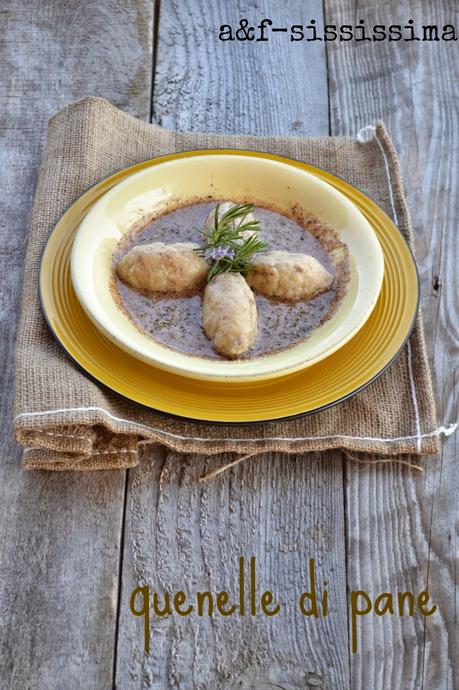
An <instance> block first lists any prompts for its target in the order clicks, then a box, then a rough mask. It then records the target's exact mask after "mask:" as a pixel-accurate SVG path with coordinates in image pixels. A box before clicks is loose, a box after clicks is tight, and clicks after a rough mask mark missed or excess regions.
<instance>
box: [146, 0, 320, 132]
mask: <svg viewBox="0 0 459 690" xmlns="http://www.w3.org/2000/svg"><path fill="white" fill-rule="evenodd" d="M322 14H323V13H322V0H306V1H305V0H289V2H288V3H274V2H270V1H269V0H253V1H252V2H242V0H231V2H226V1H225V0H217V1H215V2H208V0H187V1H185V2H184V1H183V0H168V2H163V3H162V4H161V11H160V22H159V40H158V51H157V60H156V71H155V87H154V102H153V115H154V118H155V120H156V121H157V122H158V124H161V125H163V126H164V127H169V128H170V129H178V130H194V131H208V130H211V129H213V130H215V131H219V132H228V133H240V134H243V133H245V134H260V135H261V134H284V135H286V134H297V135H301V134H305V135H313V134H324V132H325V133H326V134H328V96H327V73H326V62H325V50H324V47H323V45H320V44H318V43H308V44H307V43H291V42H290V41H289V39H287V37H286V36H285V35H284V34H282V33H280V34H277V35H276V34H273V35H272V37H271V38H270V40H269V41H267V42H263V41H256V40H254V41H252V42H250V41H247V42H238V41H233V42H222V41H219V40H218V35H219V29H220V26H221V25H223V24H229V25H231V26H232V27H234V28H237V27H238V26H239V20H240V19H247V20H248V22H249V24H250V25H252V26H256V25H258V24H259V23H260V21H261V20H263V19H264V18H267V19H271V20H272V21H273V26H274V27H286V26H288V27H289V26H290V25H291V24H292V23H293V24H295V23H298V22H300V21H302V20H308V19H309V18H310V17H316V18H317V22H318V25H320V23H321V21H322Z"/></svg>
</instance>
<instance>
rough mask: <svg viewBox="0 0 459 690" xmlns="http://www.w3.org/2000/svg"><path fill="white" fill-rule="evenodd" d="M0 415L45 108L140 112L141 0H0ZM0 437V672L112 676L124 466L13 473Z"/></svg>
mask: <svg viewBox="0 0 459 690" xmlns="http://www.w3.org/2000/svg"><path fill="white" fill-rule="evenodd" d="M0 24H1V26H2V33H1V37H0V63H1V65H2V80H1V83H0V95H1V101H2V111H1V114H0V134H1V139H2V145H1V147H0V186H1V188H2V195H1V198H0V218H1V231H0V276H1V281H2V286H1V289H0V316H1V331H2V334H3V335H4V337H3V338H2V340H1V342H0V363H1V370H2V386H1V389H0V415H1V418H2V419H3V420H10V419H11V416H12V389H13V346H14V336H15V324H16V318H17V314H18V311H19V295H20V285H21V281H22V275H21V272H22V263H23V256H24V250H25V244H26V240H27V227H28V219H29V214H30V206H31V199H32V196H33V189H34V185H35V178H36V172H37V167H38V165H39V160H40V150H41V148H42V145H43V140H44V133H45V129H46V121H47V119H48V117H49V116H50V115H52V114H53V113H54V112H55V111H56V110H57V109H58V108H60V107H61V106H63V105H65V104H66V103H68V102H69V101H72V100H74V99H77V98H80V97H81V96H84V95H87V94H97V95H101V96H106V97H107V98H109V99H110V100H112V101H113V102H115V103H116V104H118V105H119V106H121V107H122V108H123V109H125V110H128V111H130V112H131V113H133V114H136V115H138V116H139V117H143V118H148V116H149V110H150V97H149V94H150V84H151V45H152V7H151V3H150V2H149V1H148V0H136V2H132V3H124V2H122V1H121V2H120V1H117V2H113V1H110V2H104V1H102V2H98V3H93V2H90V1H89V0H88V1H86V0H84V1H83V2H78V3H65V2H64V3H62V2H58V1H54V0H52V1H48V2H39V3H33V7H32V6H31V3H28V2H22V1H21V0H14V1H13V0H5V2H3V3H2V7H1V10H0ZM5 432H6V433H5V438H4V440H3V444H2V449H1V465H2V474H3V476H2V482H1V485H0V505H1V506H2V515H3V519H2V521H1V523H0V524H1V526H0V563H1V571H2V575H1V578H0V610H1V611H2V612H3V614H5V612H8V614H7V615H2V616H0V627H1V634H0V678H1V681H0V685H1V686H2V688H3V687H4V688H9V689H11V690H16V689H17V690H19V689H20V688H25V687H27V688H29V689H36V690H43V688H46V689H47V690H57V689H58V688H59V689H60V688H62V687H64V686H65V687H66V688H68V689H69V690H71V689H75V690H76V689H77V688H95V689H96V688H97V689H98V688H100V689H102V688H103V689H104V690H105V689H106V688H108V687H111V685H112V675H113V666H114V649H115V635H116V617H117V599H118V580H119V577H118V576H119V572H118V571H119V567H120V541H121V532H122V516H123V504H124V496H125V475H124V474H121V473H119V474H117V473H115V474H114V473H111V472H107V473H94V474H79V475H75V474H68V475H66V474H59V475H51V474H49V473H38V472H37V473H33V474H29V473H24V472H23V471H22V470H21V466H20V450H19V448H17V447H16V446H15V445H14V443H13V441H12V439H11V437H10V436H11V435H10V428H9V425H8V427H7V428H6V429H5Z"/></svg>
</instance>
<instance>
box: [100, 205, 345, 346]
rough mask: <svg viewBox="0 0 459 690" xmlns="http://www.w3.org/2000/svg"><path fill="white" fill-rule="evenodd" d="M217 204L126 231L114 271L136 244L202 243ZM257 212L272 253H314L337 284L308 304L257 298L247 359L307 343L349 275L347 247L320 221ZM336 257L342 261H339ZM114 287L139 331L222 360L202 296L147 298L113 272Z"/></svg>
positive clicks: (182, 210) (262, 210)
mask: <svg viewBox="0 0 459 690" xmlns="http://www.w3.org/2000/svg"><path fill="white" fill-rule="evenodd" d="M240 203H241V202H240ZM215 205H216V202H212V203H196V204H192V205H191V206H185V207H183V208H176V209H175V210H173V211H170V212H168V213H165V214H163V215H161V216H159V217H157V218H156V219H154V220H152V221H151V222H149V224H148V225H147V226H146V227H143V228H141V229H139V230H136V231H133V232H132V233H128V235H127V236H126V237H124V238H123V239H122V240H121V242H120V243H119V245H118V247H117V248H116V251H115V253H114V256H113V268H114V269H115V267H116V265H117V263H118V261H119V260H120V259H121V257H122V256H124V255H125V254H127V252H128V251H130V250H131V249H132V248H133V247H134V246H137V245H142V244H148V243H151V242H166V243H169V244H171V243H173V242H196V243H200V242H201V237H200V234H199V230H200V228H202V227H203V224H204V220H205V218H206V216H207V215H208V213H209V212H210V211H211V210H212V209H213V208H214V207H215ZM254 205H255V204H254ZM254 213H255V217H256V219H257V220H259V221H260V224H261V228H262V230H261V232H260V237H261V238H262V239H264V240H266V241H267V242H269V244H270V249H273V250H278V249H281V250H286V251H289V252H301V253H304V254H310V255H312V256H314V257H315V258H316V259H317V260H318V261H320V263H321V264H322V265H323V266H325V268H326V269H327V270H328V271H329V272H330V273H331V274H332V275H333V276H334V277H335V280H334V283H333V285H332V288H331V289H330V290H329V291H328V292H326V293H324V294H321V295H318V296H317V297H315V298H314V299H311V300H309V301H307V302H296V303H294V304H286V303H282V302H275V301H273V300H270V299H267V298H266V297H263V296H261V295H256V301H257V306H258V326H259V335H258V339H257V341H256V342H255V344H254V346H253V347H252V348H251V350H250V351H249V352H248V353H246V354H245V355H244V358H247V357H249V358H250V357H257V356H260V355H266V354H271V353H273V352H277V351H279V350H283V349H285V348H287V347H291V346H293V345H296V344H298V343H299V342H301V341H303V340H305V339H306V338H307V337H308V335H309V334H310V333H311V332H312V331H313V330H314V329H315V328H317V326H319V325H320V324H321V323H323V322H324V321H325V320H327V319H328V318H330V316H331V315H332V314H333V312H334V311H335V309H336V307H337V305H338V303H339V302H340V301H341V298H342V296H343V294H344V292H345V287H346V283H347V280H348V274H349V271H348V258H347V251H346V249H345V248H344V246H343V245H342V244H341V243H340V242H339V241H338V240H337V237H336V234H335V233H334V231H333V230H332V229H331V228H329V227H328V226H325V225H324V224H322V223H321V222H320V221H319V220H318V219H316V218H313V217H312V216H307V217H305V216H304V215H303V214H302V213H300V212H299V211H298V210H297V209H294V208H293V209H292V213H291V217H287V216H285V215H282V214H280V213H278V212H277V211H275V210H270V209H267V208H261V207H260V206H256V205H255V211H254ZM337 250H338V251H337ZM338 255H339V259H337V258H336V257H337V256H338ZM333 257H334V258H333ZM114 289H115V296H116V299H117V301H118V303H119V304H120V306H121V308H122V309H123V310H124V311H125V312H126V313H127V314H128V315H129V317H130V318H131V320H132V321H133V322H134V323H135V324H136V326H137V327H138V328H140V329H141V330H142V331H143V332H146V333H147V334H148V335H150V336H151V337H152V338H154V339H155V340H156V341H158V342H160V343H161V344H163V345H166V346H167V347H170V348H172V349H174V350H177V351H179V352H182V353H186V354H190V355H195V356H198V357H207V358H211V359H224V358H223V357H221V356H220V355H218V354H217V353H216V352H215V351H214V350H213V349H212V345H211V343H210V341H209V340H208V339H207V337H206V335H205V334H204V331H203V330H202V327H201V295H194V296H193V297H174V296H170V297H169V296H166V297H164V296H161V297H152V296H147V295H145V294H142V293H141V292H139V291H137V290H134V289H133V288H131V287H129V286H128V285H126V284H125V283H123V282H122V281H121V280H120V279H119V278H118V277H117V276H116V274H115V273H114Z"/></svg>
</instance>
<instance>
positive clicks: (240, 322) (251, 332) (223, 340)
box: [202, 273, 258, 359]
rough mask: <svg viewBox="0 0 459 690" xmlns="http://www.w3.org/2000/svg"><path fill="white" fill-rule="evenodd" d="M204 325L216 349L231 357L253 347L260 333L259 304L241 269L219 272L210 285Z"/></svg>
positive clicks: (203, 316) (206, 290)
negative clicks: (234, 271)
mask: <svg viewBox="0 0 459 690" xmlns="http://www.w3.org/2000/svg"><path fill="white" fill-rule="evenodd" d="M202 327H203V329H204V333H205V334H206V336H207V337H208V338H209V340H211V341H212V345H213V347H214V350H216V352H218V353H219V354H221V355H224V356H225V357H228V358H229V359H234V358H236V357H240V356H241V355H243V354H244V352H247V350H249V349H250V348H251V346H252V345H253V343H254V342H255V340H256V338H257V335H258V312H257V304H256V301H255V295H254V294H253V292H252V290H251V289H250V288H249V286H248V285H247V282H246V280H245V278H244V277H243V276H242V275H241V274H240V273H219V274H218V275H216V276H215V277H214V278H212V280H211V281H210V283H209V284H208V285H207V287H206V289H205V291H204V298H203V301H202Z"/></svg>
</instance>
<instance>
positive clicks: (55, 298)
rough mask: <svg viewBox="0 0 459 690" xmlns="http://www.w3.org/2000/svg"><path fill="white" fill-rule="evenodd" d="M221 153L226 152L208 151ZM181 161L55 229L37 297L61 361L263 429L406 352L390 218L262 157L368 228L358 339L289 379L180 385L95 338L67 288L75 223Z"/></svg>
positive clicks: (145, 396)
mask: <svg viewBox="0 0 459 690" xmlns="http://www.w3.org/2000/svg"><path fill="white" fill-rule="evenodd" d="M223 152H224V153H228V151H227V150H225V151H212V152H211V153H214V154H215V155H218V154H219V153H223ZM231 153H233V154H235V155H237V154H238V151H231ZM183 155H184V154H172V155H171V156H163V157H161V158H156V159H153V160H151V161H145V162H143V163H139V164H138V165H135V166H132V167H131V168H127V169H126V170H123V171H121V172H119V173H117V174H116V175H113V176H112V177H110V178H108V179H107V180H104V181H103V182H101V183H99V184H98V185H96V186H95V187H93V188H92V189H90V190H89V191H88V192H86V193H85V194H83V196H82V197H80V199H78V201H76V202H75V204H73V206H71V207H70V208H69V209H68V211H67V212H66V213H65V214H64V215H63V216H62V218H61V219H60V221H59V222H58V224H57V225H56V227H55V229H54V231H53V232H52V234H51V236H50V238H49V240H48V243H47V245H46V248H45V251H44V254H43V259H42V265H41V272H40V296H41V301H42V306H43V311H44V314H45V316H46V319H47V321H48V323H49V326H50V328H51V330H52V331H53V333H54V335H55V336H56V338H57V339H58V341H59V342H60V343H61V345H62V346H63V347H64V349H65V350H66V351H67V353H68V354H69V355H70V356H71V357H72V358H73V359H74V360H75V361H76V362H77V363H78V364H79V365H80V366H81V367H82V368H83V369H84V370H85V371H87V372H88V373H89V374H90V375H92V376H93V377H94V378H95V379H97V380H98V381H100V382H101V383H103V384H105V385H106V386H108V387H109V388H111V389H112V390H114V391H116V392H117V393H120V394H121V395H123V396H125V397H127V398H130V399H131V400H134V401H136V402H138V403H141V404H143V405H146V406H148V407H152V408H154V409H156V410H160V411H162V412H166V413H169V414H174V415H178V416H182V417H188V418H193V419H199V420H205V421H211V422H235V423H244V422H245V423H247V422H260V421H271V420H274V419H280V418H285V417H292V416H296V415H301V414H306V413H310V412H313V411H317V410H319V409H323V408H325V407H329V406H331V405H334V404H336V403H338V402H340V401H341V400H344V399H345V398H347V397H349V396H351V395H353V394H354V393H356V392H357V391H359V390H361V389H362V388H363V387H364V386H366V385H367V384H368V383H370V382H371V381H372V380H373V379H374V378H376V377H377V376H378V375H379V374H381V373H382V371H384V369H385V368H386V367H387V366H388V365H389V364H390V363H391V361H392V360H393V359H394V357H395V356H396V355H397V354H398V353H399V351H400V349H401V348H402V346H403V345H404V343H405V341H406V339H407V338H408V336H409V333H410V331H411V328H412V326H413V323H414V319H415V316H416V312H417V306H418V297H419V285H418V276H417V270H416V265H415V262H414V259H413V256H412V254H411V252H410V250H409V247H408V245H407V244H406V242H405V240H404V238H403V237H402V235H401V233H400V232H399V230H398V229H397V228H396V227H395V225H394V224H393V223H392V221H391V220H390V219H389V218H388V216H387V215H386V214H385V213H384V212H383V211H382V210H381V209H380V208H379V207H378V206H377V205H376V204H375V203H374V202H373V201H371V200H370V199H368V197H366V196H365V195H364V194H362V193H361V192H360V191H358V190H357V189H354V188H353V187H351V186H350V185H348V184H347V183H345V182H344V181H343V180H340V179H339V178H337V177H335V176H333V175H331V174H330V173H327V172H325V171H323V170H320V169H318V168H314V167H313V166H310V165H307V164H305V163H300V162H298V161H293V160H289V159H286V158H282V157H279V156H273V155H271V154H265V153H251V155H254V156H260V157H263V158H268V159H274V160H282V161H284V162H285V163H288V164H289V165H292V166H295V167H300V168H302V169H304V170H307V171H309V172H310V173H312V174H314V175H316V176H317V177H319V178H320V179H322V180H324V181H326V182H328V183H329V184H331V185H333V186H334V187H335V188H336V189H338V190H339V191H341V192H342V193H343V194H345V195H346V196H347V197H348V199H350V200H351V201H352V202H353V203H355V204H356V206H357V207H358V208H359V209H360V211H361V212H362V213H363V214H364V216H365V217H366V218H367V220H368V221H369V222H370V224H371V225H372V227H373V229H374V231H375V233H376V235H377V237H378V239H379V242H380V244H381V247H382V250H383V253H384V263H385V268H384V279H383V285H382V289H381V293H380V296H379V299H378V301H377V304H376V306H375V308H374V310H373V312H372V314H371V315H370V318H369V319H368V321H367V322H366V323H365V325H364V326H363V328H362V329H361V330H360V331H359V333H358V334H357V335H356V336H355V337H354V338H352V339H351V340H350V341H349V342H348V343H346V344H345V345H344V346H343V347H342V348H340V349H339V350H338V351H336V352H334V353H333V354H332V355H330V356H329V357H328V358H326V359H324V360H322V361H321V362H319V363H317V364H315V365H313V366H311V367H309V368H307V369H304V370H301V371H299V372H296V373H294V374H290V375H289V376H286V377H282V378H277V379H271V380H268V381H257V382H253V383H231V384H227V383H216V382H206V381H197V380H193V379H184V378H183V377H181V376H178V375H176V374H172V373H169V372H167V371H164V370H162V369H159V368H155V367H153V366H151V365H149V364H147V363H145V362H142V361H140V360H138V359H136V358H135V357H133V356H131V355H129V354H127V353H126V352H125V351H124V350H122V349H120V348H119V347H117V346H116V345H115V344H114V343H113V342H112V341H111V340H109V339H108V338H106V337H105V336H104V335H102V333H100V332H99V331H98V330H97V328H96V327H95V325H94V324H93V323H92V321H91V320H90V319H89V317H88V316H87V315H86V313H85V312H84V310H83V309H82V307H81V306H80V304H79V302H78V299H77V297H76V294H75V291H74V289H73V286H72V282H71V276H70V254H71V249H72V243H73V239H74V236H75V233H76V231H77V229H78V227H79V224H80V223H81V221H82V220H83V218H84V217H85V215H86V214H87V213H88V211H89V209H90V208H91V207H92V205H93V204H94V203H95V201H96V200H97V199H99V198H100V197H101V195H102V194H104V193H105V192H107V191H108V190H109V189H110V188H111V187H113V186H114V185H115V184H117V183H118V182H120V181H121V180H122V179H124V178H125V177H127V176H129V175H131V174H132V173H133V172H137V171H139V170H142V169H144V168H147V167H149V166H152V165H156V164H157V163H158V162H162V161H165V160H171V159H174V158H175V157H179V156H183ZM186 155H190V156H192V155H196V154H194V152H189V153H187V154H186ZM239 155H246V152H242V151H241V152H239Z"/></svg>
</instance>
